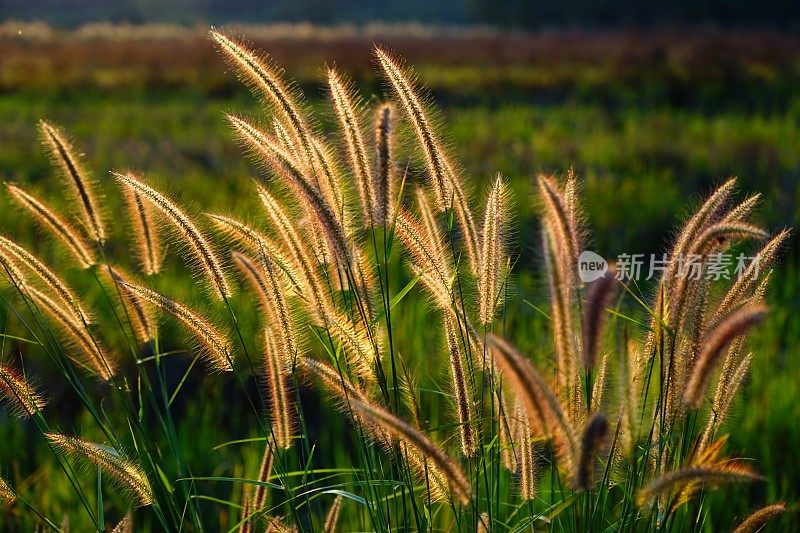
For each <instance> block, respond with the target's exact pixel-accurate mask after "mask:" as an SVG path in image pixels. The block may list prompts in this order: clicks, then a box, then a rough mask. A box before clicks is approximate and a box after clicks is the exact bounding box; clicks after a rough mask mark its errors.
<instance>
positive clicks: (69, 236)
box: [6, 183, 96, 269]
mask: <svg viewBox="0 0 800 533" xmlns="http://www.w3.org/2000/svg"><path fill="white" fill-rule="evenodd" d="M6 188H7V189H8V193H9V194H10V195H11V198H12V199H13V200H14V201H15V202H16V203H17V204H19V205H20V206H21V207H23V208H24V209H26V210H28V211H29V212H30V213H31V214H32V215H33V217H34V219H35V220H36V221H37V222H39V223H40V224H41V225H42V226H44V227H45V228H47V229H48V230H50V231H51V232H52V233H53V235H55V236H56V237H58V238H59V239H60V240H61V241H62V242H63V243H64V244H65V245H66V246H67V249H68V250H69V251H70V253H71V254H72V255H73V256H74V257H75V259H76V260H77V261H78V265H79V266H80V268H84V269H85V268H89V267H90V266H92V265H94V264H95V262H96V261H95V259H94V256H93V255H92V252H91V251H89V246H88V245H87V244H86V242H84V240H83V238H82V237H81V236H80V235H79V234H78V232H77V231H75V229H74V228H73V227H72V226H71V225H69V224H68V223H66V222H65V221H64V220H63V219H62V218H61V217H60V216H59V215H58V214H57V213H56V212H55V211H53V210H52V209H51V208H50V207H48V206H47V205H45V204H44V203H42V202H41V201H39V200H37V199H36V198H35V197H33V196H32V195H30V194H28V193H27V192H25V191H23V190H22V189H20V188H19V187H17V186H16V185H14V184H13V183H6Z"/></svg>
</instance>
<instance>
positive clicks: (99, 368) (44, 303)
mask: <svg viewBox="0 0 800 533" xmlns="http://www.w3.org/2000/svg"><path fill="white" fill-rule="evenodd" d="M27 292H28V295H29V296H30V297H31V299H32V300H33V302H34V303H35V304H36V306H37V307H38V308H39V310H40V311H41V312H43V313H44V314H45V315H47V316H48V317H50V318H51V319H53V320H54V321H55V322H56V323H57V324H58V325H59V327H60V328H61V329H62V331H63V332H64V333H65V335H66V337H67V338H69V339H70V340H71V341H72V342H74V344H75V347H76V348H77V349H78V350H79V351H80V355H81V356H80V357H79V358H77V359H74V360H75V361H76V362H77V363H79V364H81V365H83V366H85V367H86V368H89V369H90V370H92V371H93V372H94V373H95V374H97V375H98V376H99V377H100V378H101V379H103V380H106V381H107V380H109V379H111V378H112V377H113V376H114V374H115V373H116V361H114V360H113V359H111V357H110V354H109V353H108V352H107V351H106V350H105V349H104V348H103V347H102V346H101V345H100V343H99V342H97V340H96V339H95V338H94V337H93V336H92V334H91V332H90V331H89V329H88V327H87V324H86V323H84V322H82V321H80V319H78V318H77V317H76V316H75V314H74V313H71V312H69V311H68V310H67V309H66V308H65V307H64V306H63V305H60V304H59V303H57V302H55V301H53V300H52V299H51V298H50V297H49V296H47V295H46V294H44V293H42V292H41V291H39V290H37V289H34V288H33V287H28V291H27Z"/></svg>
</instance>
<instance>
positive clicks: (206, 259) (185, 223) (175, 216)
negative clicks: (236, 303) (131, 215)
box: [115, 173, 231, 299]
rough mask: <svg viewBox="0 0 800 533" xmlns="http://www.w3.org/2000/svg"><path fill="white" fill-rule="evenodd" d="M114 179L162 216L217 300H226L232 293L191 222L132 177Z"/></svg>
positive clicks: (119, 175) (222, 271) (176, 208)
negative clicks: (197, 267) (186, 249)
mask: <svg viewBox="0 0 800 533" xmlns="http://www.w3.org/2000/svg"><path fill="white" fill-rule="evenodd" d="M115 177H116V179H117V181H118V182H119V184H120V185H121V186H122V187H123V188H124V189H127V190H130V191H132V192H135V193H138V194H139V195H140V196H141V197H142V198H144V199H145V200H147V202H149V203H150V205H152V206H153V207H155V208H156V209H158V210H159V211H160V212H161V213H162V214H163V215H164V218H166V219H167V220H168V221H169V222H170V224H172V226H173V227H174V228H175V230H176V232H177V234H178V235H179V237H180V242H182V243H185V244H186V245H187V246H188V247H189V250H191V252H192V254H193V255H194V256H195V259H196V260H197V262H198V263H199V265H200V267H201V271H202V273H203V276H204V277H205V278H206V280H207V281H208V283H209V285H210V286H211V287H213V289H214V291H215V292H216V293H217V294H218V295H219V296H220V298H222V299H225V298H227V297H229V296H230V295H231V289H230V286H229V285H228V280H227V278H226V277H225V272H224V270H223V269H222V263H221V262H220V260H219V259H218V258H217V255H216V253H215V252H214V249H213V248H212V246H211V244H210V243H209V242H208V241H207V240H206V238H205V236H204V235H203V234H202V233H201V232H200V230H199V229H197V226H195V225H194V222H192V220H191V219H190V218H189V217H188V216H186V214H185V213H184V212H183V211H182V210H181V209H179V208H178V206H176V205H175V204H174V203H173V202H171V201H170V200H168V199H167V198H166V197H165V196H164V195H162V194H161V193H159V192H158V191H156V190H155V189H153V188H152V187H150V186H149V185H146V184H145V183H144V182H142V181H141V180H139V179H138V178H136V177H135V176H134V175H133V174H130V173H128V174H115Z"/></svg>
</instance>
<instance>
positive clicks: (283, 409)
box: [264, 326, 294, 449]
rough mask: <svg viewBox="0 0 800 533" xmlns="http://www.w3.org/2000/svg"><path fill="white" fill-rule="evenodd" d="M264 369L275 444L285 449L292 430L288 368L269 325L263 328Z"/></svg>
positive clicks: (287, 446) (288, 445)
mask: <svg viewBox="0 0 800 533" xmlns="http://www.w3.org/2000/svg"><path fill="white" fill-rule="evenodd" d="M264 370H265V376H266V383H267V387H268V393H269V398H270V408H269V417H270V424H271V427H272V434H273V436H274V437H275V444H276V445H277V446H278V447H279V448H284V449H286V448H289V447H291V445H292V432H293V430H294V420H293V417H292V409H293V408H292V405H291V402H290V400H289V393H288V391H287V388H288V386H289V384H288V380H287V378H288V376H289V373H290V368H289V366H288V361H287V360H286V358H285V356H284V355H283V354H282V350H281V349H280V348H279V346H278V343H277V342H276V340H275V334H274V333H273V332H272V330H271V328H270V327H269V326H267V327H265V328H264Z"/></svg>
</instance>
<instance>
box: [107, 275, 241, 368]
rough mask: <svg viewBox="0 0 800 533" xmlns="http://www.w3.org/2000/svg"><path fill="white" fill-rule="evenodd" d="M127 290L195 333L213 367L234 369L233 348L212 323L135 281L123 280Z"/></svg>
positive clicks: (122, 283)
mask: <svg viewBox="0 0 800 533" xmlns="http://www.w3.org/2000/svg"><path fill="white" fill-rule="evenodd" d="M121 285H122V286H124V287H125V288H126V289H127V290H129V291H130V292H131V294H132V295H134V296H135V297H136V298H139V299H141V300H144V301H146V302H149V303H151V304H153V305H155V306H156V307H158V308H159V309H161V310H162V311H165V312H167V313H169V314H170V315H172V316H173V317H175V318H176V319H177V320H178V321H179V322H180V323H181V324H183V326H184V327H185V328H186V329H188V330H189V331H190V332H191V333H192V335H194V336H195V337H196V338H197V339H198V340H199V341H200V342H201V344H202V346H203V351H202V352H203V355H205V356H206V359H207V360H208V362H209V363H210V365H211V367H212V368H214V369H216V370H221V371H223V372H230V371H231V370H233V367H232V363H231V358H232V355H233V350H232V347H231V345H230V343H229V342H228V339H227V337H226V336H225V335H224V334H223V333H221V332H220V331H219V330H217V328H215V327H214V326H213V325H212V323H211V322H210V321H209V320H207V319H205V318H203V317H202V316H200V315H199V314H198V313H196V312H195V311H192V310H191V309H189V308H188V307H187V306H185V305H183V304H182V303H179V302H177V301H176V300H173V299H172V298H169V297H168V296H164V295H163V294H159V293H157V292H156V291H154V290H151V289H148V288H146V287H142V286H139V285H134V284H133V283H126V282H121Z"/></svg>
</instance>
